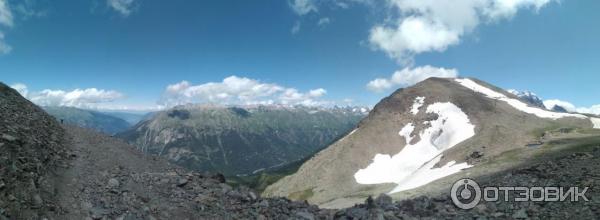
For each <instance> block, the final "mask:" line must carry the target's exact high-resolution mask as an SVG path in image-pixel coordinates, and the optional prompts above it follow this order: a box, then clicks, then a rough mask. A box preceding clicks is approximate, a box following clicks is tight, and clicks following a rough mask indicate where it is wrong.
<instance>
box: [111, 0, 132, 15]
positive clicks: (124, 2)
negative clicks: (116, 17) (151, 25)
mask: <svg viewBox="0 0 600 220" xmlns="http://www.w3.org/2000/svg"><path fill="white" fill-rule="evenodd" d="M107 3H108V6H110V7H111V8H112V9H113V10H115V11H117V12H119V13H120V14H121V15H123V16H124V17H127V16H129V15H130V14H131V12H132V10H133V7H134V4H133V3H134V0H107Z"/></svg>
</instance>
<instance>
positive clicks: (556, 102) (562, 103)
mask: <svg viewBox="0 0 600 220" xmlns="http://www.w3.org/2000/svg"><path fill="white" fill-rule="evenodd" d="M556 105H558V106H560V107H563V108H564V109H566V110H567V111H569V112H575V111H576V110H577V108H576V107H575V105H573V104H571V103H570V102H566V101H562V100H558V99H550V100H544V106H545V107H546V108H547V109H549V110H552V108H554V106H556Z"/></svg>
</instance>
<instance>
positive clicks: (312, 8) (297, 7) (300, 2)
mask: <svg viewBox="0 0 600 220" xmlns="http://www.w3.org/2000/svg"><path fill="white" fill-rule="evenodd" d="M290 7H291V8H292V10H294V12H295V13H296V14H298V15H305V14H308V13H310V12H317V4H316V2H315V0H294V1H292V2H290Z"/></svg>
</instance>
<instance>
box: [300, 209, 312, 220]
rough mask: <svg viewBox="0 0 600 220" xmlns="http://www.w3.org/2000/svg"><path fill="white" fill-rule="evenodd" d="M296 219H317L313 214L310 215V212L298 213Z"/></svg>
mask: <svg viewBox="0 0 600 220" xmlns="http://www.w3.org/2000/svg"><path fill="white" fill-rule="evenodd" d="M296 217H298V218H299V219H303V220H314V219H315V215H313V214H312V213H309V212H304V211H300V212H296Z"/></svg>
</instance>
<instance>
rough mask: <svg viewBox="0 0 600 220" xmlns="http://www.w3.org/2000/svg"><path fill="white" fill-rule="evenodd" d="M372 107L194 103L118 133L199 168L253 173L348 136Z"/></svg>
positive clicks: (143, 147) (152, 151)
mask: <svg viewBox="0 0 600 220" xmlns="http://www.w3.org/2000/svg"><path fill="white" fill-rule="evenodd" d="M367 112H368V109H366V108H350V107H347V108H340V107H335V108H311V107H303V106H295V107H286V106H275V105H270V106H262V105H261V106H246V107H235V106H215V105H188V106H178V107H175V108H173V109H170V110H167V111H162V112H157V113H156V114H155V115H154V116H153V117H152V118H150V119H148V120H145V121H142V122H140V123H138V124H137V125H136V126H135V127H133V128H131V129H129V130H127V131H125V132H122V133H120V134H118V135H117V136H118V137H120V138H122V139H124V140H126V141H128V142H129V143H131V144H133V145H135V146H137V147H138V148H139V149H141V150H142V151H144V152H146V153H149V154H155V155H160V156H163V157H166V158H167V159H169V160H170V161H172V162H175V163H177V164H180V165H183V166H185V167H188V168H191V169H195V170H207V171H215V172H222V173H224V174H226V175H230V176H231V175H248V174H252V173H255V172H259V171H261V170H264V169H270V168H274V167H278V166H283V165H286V164H288V163H291V162H294V161H297V160H300V159H302V158H304V157H306V156H308V155H311V154H313V153H314V152H316V151H318V150H320V149H322V148H324V147H326V146H327V145H328V144H330V143H331V142H333V141H334V140H335V139H336V138H337V137H339V136H342V135H344V134H346V133H347V132H348V131H349V130H350V129H352V128H353V127H354V126H356V124H357V123H358V122H359V121H360V120H361V119H362V118H363V117H364V116H365V115H366V113H367Z"/></svg>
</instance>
